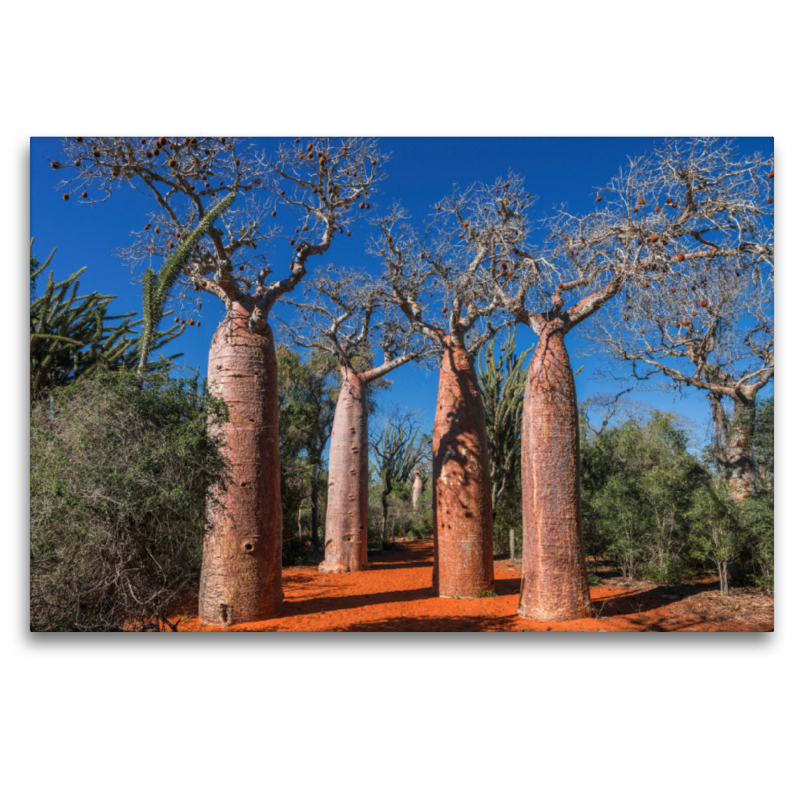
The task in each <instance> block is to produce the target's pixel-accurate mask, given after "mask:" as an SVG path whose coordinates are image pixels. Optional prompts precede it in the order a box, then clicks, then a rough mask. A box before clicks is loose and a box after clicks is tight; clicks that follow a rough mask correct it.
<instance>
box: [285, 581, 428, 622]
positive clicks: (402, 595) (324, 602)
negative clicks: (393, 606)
mask: <svg viewBox="0 0 800 800" xmlns="http://www.w3.org/2000/svg"><path fill="white" fill-rule="evenodd" d="M434 597H436V595H435V594H434V591H433V589H432V588H431V587H430V586H426V587H424V588H422V589H405V590H401V591H395V592H378V593H377V594H356V595H345V596H340V597H331V596H330V595H326V594H322V595H316V596H314V597H308V598H304V599H302V600H292V599H287V600H285V601H284V603H283V614H282V616H284V617H297V616H302V615H303V614H319V613H323V612H325V611H349V610H351V609H356V608H366V607H367V606H379V605H384V604H385V603H413V602H416V601H417V600H428V599H431V598H434Z"/></svg>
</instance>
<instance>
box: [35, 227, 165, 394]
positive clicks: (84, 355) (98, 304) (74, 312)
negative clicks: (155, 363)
mask: <svg viewBox="0 0 800 800" xmlns="http://www.w3.org/2000/svg"><path fill="white" fill-rule="evenodd" d="M33 242H34V240H33V239H31V263H33ZM55 252H56V251H55V250H53V252H52V253H50V255H49V256H48V258H47V260H46V261H45V262H44V264H41V265H40V266H38V267H37V268H36V269H35V270H34V271H32V272H31V281H35V280H36V278H38V277H39V276H40V275H41V273H42V272H43V271H44V270H45V269H46V268H47V267H48V266H49V265H50V262H51V261H52V259H53V256H54V255H55ZM85 270H86V267H82V268H81V269H79V270H78V271H77V272H74V273H73V274H72V275H70V276H69V277H68V278H67V279H66V280H63V281H58V282H56V281H54V280H53V272H52V271H51V272H50V275H49V276H48V279H47V285H46V287H45V290H44V294H43V295H42V296H41V297H38V298H36V299H34V300H33V301H32V302H31V305H30V390H31V397H36V396H39V395H40V394H41V393H42V392H44V391H45V390H46V389H48V388H49V387H52V386H60V385H65V384H68V383H73V382H74V381H76V380H79V379H80V378H82V377H84V376H86V375H89V374H91V373H92V372H94V370H96V369H97V368H98V367H99V366H100V365H105V366H108V367H110V368H112V369H119V368H121V367H127V368H129V369H133V368H135V367H136V365H137V363H138V360H139V359H138V355H139V353H138V347H137V343H138V338H139V337H138V332H137V330H136V327H137V326H138V325H139V324H140V323H141V320H133V319H132V318H133V317H134V316H135V314H134V313H133V312H131V313H130V314H123V315H121V316H109V315H107V313H106V312H107V310H108V305H109V303H111V301H112V300H114V299H115V295H101V294H100V293H99V292H91V293H90V294H87V295H81V296H77V295H78V287H79V286H80V281H79V280H78V278H79V277H80V276H81V275H82V274H83V273H84V272H85ZM111 321H114V322H117V323H118V324H117V325H115V326H114V325H108V323H109V322H111ZM178 333H179V331H178V330H177V326H174V327H173V328H171V329H170V330H168V331H165V332H164V333H163V334H162V335H161V336H159V337H158V338H157V340H156V341H155V342H154V343H153V347H151V351H152V350H156V349H159V348H161V347H163V346H164V345H165V344H167V343H168V342H170V341H172V339H174V338H175V336H177V335H178Z"/></svg>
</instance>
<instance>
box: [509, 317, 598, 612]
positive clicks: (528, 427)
mask: <svg viewBox="0 0 800 800" xmlns="http://www.w3.org/2000/svg"><path fill="white" fill-rule="evenodd" d="M522 414H523V416H522V524H523V543H522V570H523V576H522V582H521V585H520V605H519V610H518V613H519V615H520V616H521V617H525V618H526V619H536V620H543V621H559V620H571V619H580V618H582V617H586V616H588V615H589V614H590V613H591V600H590V597H589V582H588V577H587V575H586V559H585V557H584V552H583V531H582V526H581V496H580V457H579V450H578V441H579V437H578V406H577V400H576V394H575V380H574V377H573V374H572V368H571V366H570V363H569V355H568V354H567V348H566V347H565V345H564V333H563V328H562V327H561V320H556V321H555V324H554V323H550V325H548V327H546V328H545V329H544V331H543V332H542V333H541V334H540V337H539V343H538V345H537V347H536V350H535V352H534V354H533V358H532V359H531V363H530V366H529V368H528V380H527V385H526V387H525V403H524V406H523V412H522Z"/></svg>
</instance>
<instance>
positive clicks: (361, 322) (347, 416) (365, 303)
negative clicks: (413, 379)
mask: <svg viewBox="0 0 800 800" xmlns="http://www.w3.org/2000/svg"><path fill="white" fill-rule="evenodd" d="M309 294H311V295H312V297H311V298H310V299H309V300H308V301H304V300H303V301H301V300H287V301H286V302H287V303H289V304H291V305H292V306H294V307H295V308H296V309H297V311H298V312H299V313H298V318H295V319H294V320H292V321H291V323H290V324H287V325H286V326H285V329H286V333H287V335H288V336H289V337H290V338H291V340H292V342H293V343H294V344H296V345H298V346H301V347H307V348H310V349H312V350H315V351H317V352H321V353H327V354H330V355H332V356H334V357H335V358H336V359H337V361H338V363H339V369H340V372H341V378H342V385H341V389H340V390H339V398H338V400H337V403H336V412H335V414H334V418H333V428H332V430H331V449H330V457H329V467H328V506H327V514H326V523H325V559H324V560H323V561H322V563H321V564H320V565H319V569H320V572H357V571H359V570H363V569H365V568H366V566H367V533H368V526H367V522H368V499H369V497H368V495H369V438H368V437H369V423H368V418H369V408H368V402H367V392H368V387H369V386H370V384H372V383H373V382H374V381H376V380H378V379H380V378H383V377H384V376H385V375H388V374H389V373H390V372H391V371H392V370H395V369H397V368H398V367H400V366H402V365H403V364H407V363H408V362H409V361H414V360H417V359H419V358H421V357H422V356H423V355H424V352H425V342H424V340H422V339H421V337H419V336H418V335H416V333H415V331H414V330H413V328H411V327H410V326H409V325H407V324H404V318H400V317H398V315H397V314H396V313H393V311H394V309H393V307H392V306H391V304H387V303H386V302H385V299H384V297H383V295H384V294H385V289H383V288H379V287H378V286H377V285H376V283H375V280H374V279H373V278H372V277H370V276H369V275H366V274H359V273H358V272H355V271H353V270H337V269H334V268H333V267H329V268H328V271H327V274H323V275H321V276H320V277H318V278H315V279H313V280H310V281H308V282H307V284H306V286H305V287H304V295H309ZM374 340H377V342H376V343H377V344H378V345H379V347H380V349H381V350H383V354H384V360H383V363H382V364H380V365H378V366H372V344H373V341H374Z"/></svg>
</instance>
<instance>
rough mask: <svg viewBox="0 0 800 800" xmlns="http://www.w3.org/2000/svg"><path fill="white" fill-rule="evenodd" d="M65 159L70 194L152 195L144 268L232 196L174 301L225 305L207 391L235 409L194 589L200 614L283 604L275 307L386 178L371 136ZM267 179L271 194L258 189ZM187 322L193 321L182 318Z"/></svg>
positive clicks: (151, 142)
mask: <svg viewBox="0 0 800 800" xmlns="http://www.w3.org/2000/svg"><path fill="white" fill-rule="evenodd" d="M61 159H62V162H61V163H59V162H53V166H54V167H57V168H61V167H62V165H68V166H69V167H70V175H71V176H72V177H70V178H69V179H68V180H67V181H65V182H64V188H66V189H68V191H66V192H65V194H64V197H65V199H69V198H70V197H71V196H74V195H76V194H79V195H80V198H81V199H83V200H87V201H88V202H102V201H104V200H106V199H108V198H109V197H110V196H111V195H112V194H113V192H115V191H116V190H118V189H120V188H122V187H124V186H132V187H134V188H136V189H139V190H140V191H145V192H148V193H150V194H151V195H152V196H153V198H154V199H155V201H156V203H157V205H158V210H157V211H155V212H154V213H153V214H152V215H151V217H150V219H149V221H148V222H147V224H146V225H145V226H144V229H143V230H142V231H140V232H139V233H138V234H136V235H135V237H134V242H133V244H131V245H130V246H129V247H127V248H125V249H124V250H122V251H121V256H122V258H123V260H124V261H126V262H127V263H128V264H130V265H133V266H141V265H142V264H144V263H147V262H148V261H149V260H150V259H157V260H163V259H164V258H165V257H166V256H168V254H169V253H170V252H171V251H172V250H173V249H174V248H175V247H177V246H178V245H179V243H180V241H181V240H182V239H183V238H185V237H186V236H187V235H188V232H189V231H190V230H192V229H193V228H195V227H196V226H197V224H198V222H199V221H200V220H202V218H203V217H204V215H205V214H206V212H207V210H208V208H209V204H210V203H211V202H212V201H213V199H214V198H215V196H216V195H217V194H220V193H221V194H223V195H228V194H230V193H232V192H237V193H238V198H237V203H236V204H235V205H234V206H232V207H231V208H230V209H229V210H227V211H226V212H225V213H224V214H223V215H222V216H221V217H220V219H219V220H218V222H219V223H220V224H219V225H214V226H212V227H211V228H210V229H209V230H208V231H207V232H206V233H205V235H204V236H203V239H202V242H201V243H199V244H198V245H197V246H196V247H195V248H193V249H194V255H193V257H192V258H191V259H190V260H189V261H188V262H187V263H186V265H185V267H184V276H183V280H182V282H181V283H180V284H178V286H179V294H178V301H179V302H180V303H181V304H182V305H183V304H186V303H187V302H189V300H188V298H189V295H190V293H191V292H192V291H197V292H198V299H196V300H195V301H194V304H195V305H196V307H197V308H199V306H200V300H199V292H201V291H202V292H206V293H208V294H211V295H214V296H215V297H217V298H218V299H219V300H220V301H221V302H223V303H224V305H225V316H224V318H223V320H222V322H221V323H220V325H219V328H218V329H217V332H216V334H215V335H214V339H213V341H212V344H211V352H210V355H209V371H208V375H209V382H210V384H211V386H212V391H213V392H214V393H215V394H216V395H217V396H218V397H220V398H221V399H223V400H224V401H225V402H226V404H227V406H228V409H229V421H228V422H227V423H226V424H225V426H224V431H223V433H224V436H225V440H226V446H227V455H228V458H229V460H230V462H231V468H232V473H231V481H230V482H229V487H228V489H227V491H226V492H225V493H224V496H221V497H220V498H218V499H219V500H220V501H221V502H220V504H219V507H221V508H223V509H224V512H222V511H215V510H214V509H215V506H212V508H211V510H210V514H211V515H212V529H211V532H210V533H209V535H208V536H207V539H206V543H205V548H204V556H203V572H202V576H201V586H200V618H201V620H202V621H203V622H205V623H212V624H220V625H231V624H236V623H240V622H247V621H252V620H258V619H266V618H269V617H273V616H276V615H278V614H279V613H280V610H281V606H282V601H283V591H282V587H281V527H282V520H281V505H280V467H279V464H280V461H279V450H278V418H277V416H278V404H277V400H278V392H277V366H276V359H275V349H274V340H273V335H272V331H271V329H270V326H269V324H268V321H267V319H268V316H269V312H270V310H271V309H272V307H273V305H274V304H275V302H277V300H278V299H279V298H280V297H281V296H283V295H284V294H286V293H287V292H290V291H292V290H293V289H294V288H295V286H296V285H297V283H298V282H299V281H300V280H301V279H302V278H303V276H304V275H305V274H306V263H307V261H308V259H309V258H311V257H312V256H316V255H320V254H322V253H324V252H326V251H327V250H328V248H329V247H330V245H331V243H332V241H333V239H334V236H335V234H336V233H337V232H338V233H340V234H343V233H345V231H347V233H348V234H349V230H347V229H348V227H349V225H350V224H351V222H352V221H353V218H354V215H355V214H356V213H357V212H358V209H359V208H361V209H363V208H365V207H366V206H367V205H368V204H367V202H366V201H367V199H368V198H369V195H370V193H371V191H372V189H373V187H374V184H375V182H376V181H377V180H378V178H379V176H380V168H381V165H382V158H381V156H380V155H379V154H378V152H377V149H376V146H375V143H374V142H373V141H370V140H359V139H342V140H338V141H337V142H334V141H332V140H330V139H324V138H318V139H312V140H309V141H306V142H301V140H300V139H295V140H294V143H293V144H290V145H282V146H281V147H280V148H279V149H278V151H277V153H276V154H275V156H274V157H272V158H268V157H266V156H264V157H261V158H257V157H255V156H254V154H253V148H252V145H247V144H246V143H243V142H240V141H239V140H236V139H230V138H225V137H184V138H177V137H157V138H142V139H138V138H122V137H112V138H98V137H76V138H72V139H66V140H64V142H63V146H62V155H61ZM265 188H269V189H270V190H271V191H270V193H264V192H263V191H261V190H263V189H265ZM273 197H274V198H279V200H280V201H281V202H282V203H285V204H286V205H287V206H288V207H289V208H290V209H291V210H292V211H293V212H294V214H295V215H296V216H298V215H299V217H300V224H299V226H298V228H297V229H296V230H295V237H294V238H292V239H291V240H290V245H292V247H293V250H292V257H291V261H290V264H289V269H288V275H286V276H285V277H283V278H282V279H275V280H269V278H270V275H271V273H272V270H271V268H270V266H269V264H268V261H267V253H266V252H265V245H266V244H268V243H269V242H271V241H272V240H273V239H275V237H276V235H277V228H276V227H275V226H274V224H273V223H272V222H271V219H272V218H273V217H275V216H277V213H278V212H277V208H276V207H275V203H274V201H273V200H272V198H273ZM192 321H193V320H190V324H191V322H192Z"/></svg>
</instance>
